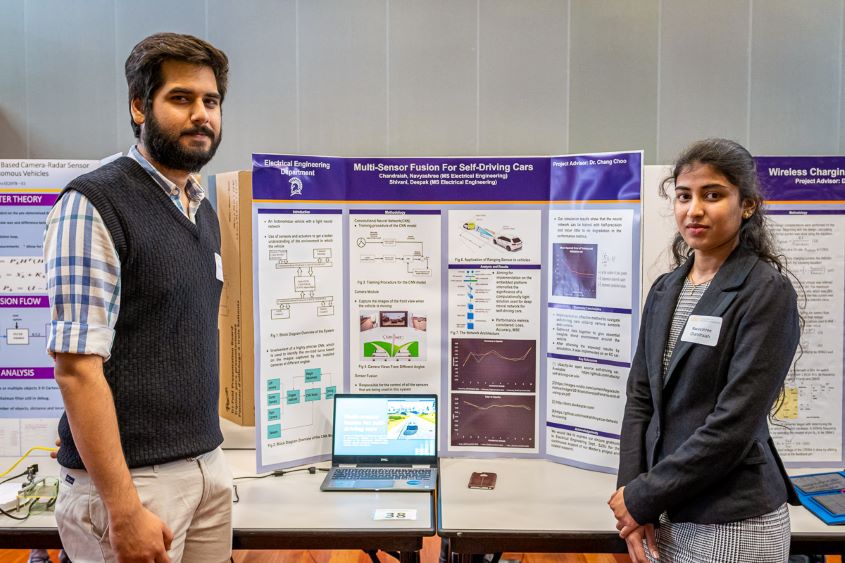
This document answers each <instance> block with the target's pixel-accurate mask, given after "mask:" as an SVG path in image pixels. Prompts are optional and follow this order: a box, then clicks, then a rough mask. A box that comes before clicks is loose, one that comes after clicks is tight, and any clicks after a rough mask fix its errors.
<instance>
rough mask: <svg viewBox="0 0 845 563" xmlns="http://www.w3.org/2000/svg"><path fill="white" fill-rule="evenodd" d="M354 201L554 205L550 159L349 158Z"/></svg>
mask: <svg viewBox="0 0 845 563" xmlns="http://www.w3.org/2000/svg"><path fill="white" fill-rule="evenodd" d="M346 177H347V178H348V180H349V187H348V196H347V197H348V199H351V200H382V201H384V200H387V201H401V200H410V201H483V202H488V201H489V202H494V203H495V202H500V201H515V200H519V201H548V199H549V159H548V158H537V157H533V158H531V157H506V158H491V157H488V158H484V157H478V158H371V159H357V158H355V159H352V158H350V159H348V161H347V169H346Z"/></svg>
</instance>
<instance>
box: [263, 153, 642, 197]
mask: <svg viewBox="0 0 845 563" xmlns="http://www.w3.org/2000/svg"><path fill="white" fill-rule="evenodd" d="M576 161H577V162H578V164H573V163H575V162H576ZM582 162H583V164H582ZM252 163H253V182H252V197H253V200H258V201H262V200H272V201H291V202H293V201H297V200H299V201H311V202H313V201H354V202H358V201H360V202H368V201H372V202H412V201H413V202H421V203H425V202H431V203H448V202H491V203H497V202H501V203H511V202H514V203H520V202H526V203H527V202H547V201H550V200H566V201H590V200H601V201H619V200H639V198H640V184H641V181H642V178H641V176H642V174H641V170H642V154H641V153H638V152H635V153H617V154H611V155H580V156H563V157H517V156H514V157H496V158H492V157H472V158H469V157H467V158H447V157H443V158H334V157H315V156H291V155H267V154H254V155H252Z"/></svg>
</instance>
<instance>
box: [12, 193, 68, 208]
mask: <svg viewBox="0 0 845 563" xmlns="http://www.w3.org/2000/svg"><path fill="white" fill-rule="evenodd" d="M57 199H59V194H33V193H29V194H0V205H15V206H17V205H43V206H47V205H49V206H52V205H53V204H54V203H56V200H57Z"/></svg>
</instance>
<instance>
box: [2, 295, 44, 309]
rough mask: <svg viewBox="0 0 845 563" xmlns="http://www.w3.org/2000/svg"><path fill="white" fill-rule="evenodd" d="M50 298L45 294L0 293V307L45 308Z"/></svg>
mask: <svg viewBox="0 0 845 563" xmlns="http://www.w3.org/2000/svg"><path fill="white" fill-rule="evenodd" d="M49 306H50V300H49V299H48V298H47V296H46V295H0V309H7V308H12V307H13V308H15V309H18V308H39V309H46V308H47V307H49Z"/></svg>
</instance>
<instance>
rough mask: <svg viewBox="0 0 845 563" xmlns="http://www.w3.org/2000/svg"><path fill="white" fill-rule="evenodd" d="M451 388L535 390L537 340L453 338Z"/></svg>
mask: <svg viewBox="0 0 845 563" xmlns="http://www.w3.org/2000/svg"><path fill="white" fill-rule="evenodd" d="M451 352H452V357H451V376H452V389H453V390H457V391H526V392H534V391H535V389H536V380H537V377H536V375H537V341H536V340H503V339H485V338H453V339H452V350H451Z"/></svg>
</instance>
